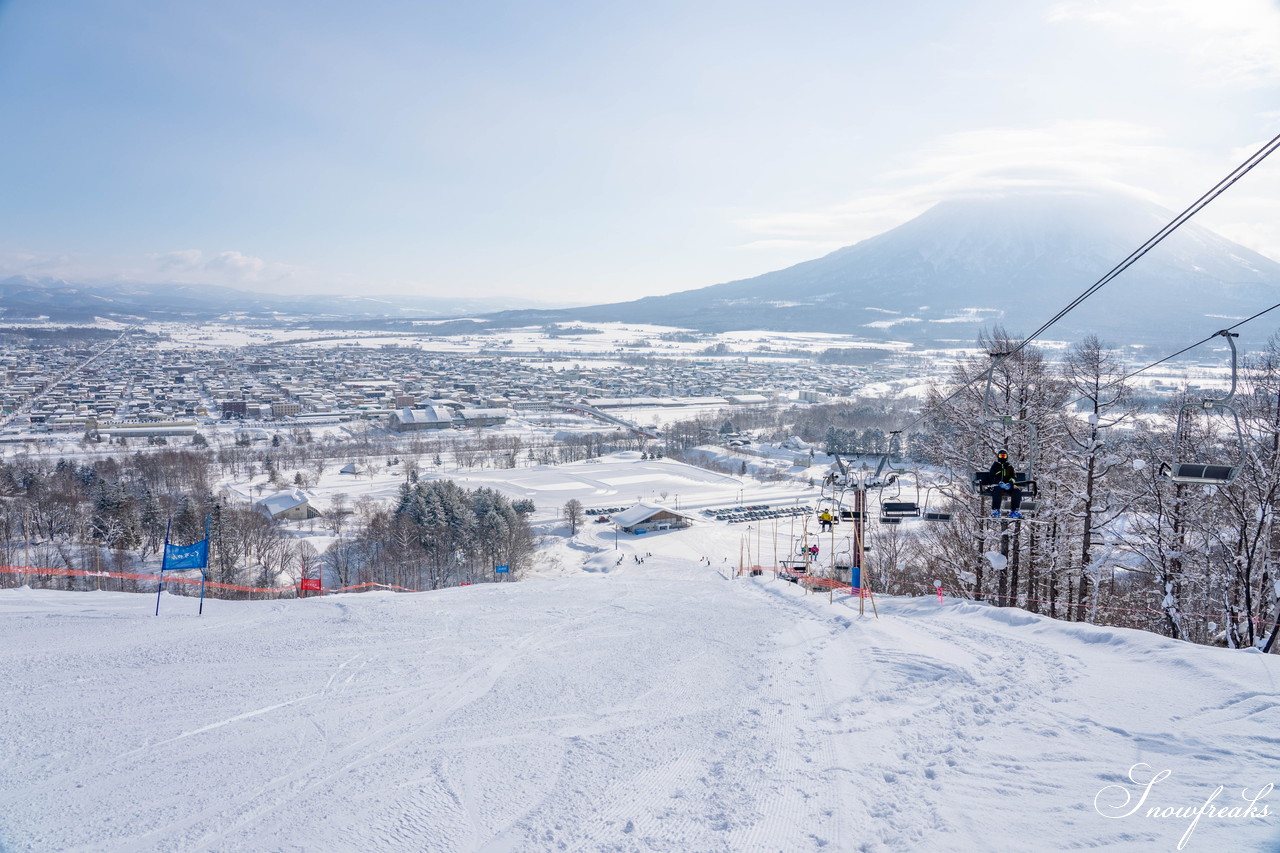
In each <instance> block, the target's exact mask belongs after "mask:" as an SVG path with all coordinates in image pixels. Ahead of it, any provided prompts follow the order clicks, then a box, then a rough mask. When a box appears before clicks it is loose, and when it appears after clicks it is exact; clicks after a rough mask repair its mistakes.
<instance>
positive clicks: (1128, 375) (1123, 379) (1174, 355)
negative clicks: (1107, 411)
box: [1067, 302, 1280, 408]
mask: <svg viewBox="0 0 1280 853" xmlns="http://www.w3.org/2000/svg"><path fill="white" fill-rule="evenodd" d="M1277 308H1280V302H1277V303H1276V304H1275V305H1272V306H1271V307H1270V308H1264V309H1263V310H1261V311H1259V312H1258V313H1257V314H1254V315H1253V316H1252V317H1246V318H1245V319H1243V320H1241V321H1240V322H1238V323H1236V324H1235V325H1233V326H1227V327H1226V328H1225V329H1220V330H1218V331H1216V332H1214V333H1213V334H1212V335H1209V336H1208V337H1207V338H1201V339H1200V340H1198V341H1196V342H1195V343H1194V344H1191V345H1190V346H1185V347H1183V348H1182V349H1180V350H1178V351H1177V352H1175V353H1172V354H1170V355H1166V356H1165V357H1164V358H1161V359H1159V360H1157V361H1153V362H1151V363H1150V364H1148V365H1147V366H1146V367H1139V368H1138V369H1137V370H1135V371H1133V372H1131V373H1126V374H1125V375H1124V376H1121V377H1120V378H1119V379H1113V380H1112V381H1111V382H1108V383H1107V384H1106V385H1103V386H1102V387H1100V388H1099V389H1098V392H1097V393H1099V394H1101V393H1102V392H1103V391H1107V390H1109V389H1111V388H1114V387H1115V386H1117V385H1119V384H1121V383H1123V382H1128V381H1129V380H1130V379H1132V378H1133V377H1135V376H1137V375H1138V374H1139V373H1145V372H1147V371H1148V370H1150V369H1151V368H1153V367H1159V366H1160V365H1162V364H1164V363H1165V362H1166V361H1172V360H1173V359H1175V358H1177V357H1178V356H1180V355H1183V354H1184V353H1188V352H1190V351H1191V350H1193V349H1195V348H1196V347H1198V346H1201V345H1202V344H1207V343H1208V342H1209V341H1211V340H1213V339H1214V338H1216V337H1219V336H1221V335H1222V334H1223V333H1224V332H1231V331H1234V330H1236V329H1238V328H1240V327H1241V326H1243V325H1244V324H1245V323H1250V322H1252V321H1254V320H1256V319H1258V318H1259V317H1261V316H1262V315H1263V314H1267V313H1269V312H1271V311H1274V310H1276V309H1277ZM1087 399H1088V398H1087V397H1077V398H1076V399H1074V400H1072V401H1071V402H1070V403H1068V404H1067V407H1068V408H1070V407H1071V406H1074V405H1075V404H1076V403H1079V402H1081V401H1083V400H1087Z"/></svg>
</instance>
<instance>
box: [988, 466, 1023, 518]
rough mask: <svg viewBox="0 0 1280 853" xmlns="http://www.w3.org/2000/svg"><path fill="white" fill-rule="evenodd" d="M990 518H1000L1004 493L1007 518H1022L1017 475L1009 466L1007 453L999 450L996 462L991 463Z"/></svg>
mask: <svg viewBox="0 0 1280 853" xmlns="http://www.w3.org/2000/svg"><path fill="white" fill-rule="evenodd" d="M990 473H991V478H992V480H994V483H993V484H992V486H991V517H992V518H999V517H1000V504H1001V503H1002V502H1003V501H1004V495H1005V493H1006V492H1008V494H1009V517H1010V518H1022V513H1020V512H1018V507H1019V506H1021V505H1022V490H1021V489H1019V488H1018V475H1017V473H1016V472H1014V470H1013V466H1012V465H1011V464H1009V452H1008V451H1007V450H1001V451H1000V452H999V453H997V454H996V461H995V462H993V463H991V472H990Z"/></svg>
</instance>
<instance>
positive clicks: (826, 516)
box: [818, 509, 836, 532]
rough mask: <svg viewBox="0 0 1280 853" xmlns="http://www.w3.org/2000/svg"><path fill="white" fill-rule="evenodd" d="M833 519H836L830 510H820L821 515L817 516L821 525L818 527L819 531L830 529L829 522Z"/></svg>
mask: <svg viewBox="0 0 1280 853" xmlns="http://www.w3.org/2000/svg"><path fill="white" fill-rule="evenodd" d="M835 520H836V519H835V516H834V515H832V514H831V511H830V510H827V509H824V510H823V511H822V515H820V516H818V521H819V523H820V525H821V526H820V528H819V532H825V531H827V530H830V529H831V523H832V522H833V521H835Z"/></svg>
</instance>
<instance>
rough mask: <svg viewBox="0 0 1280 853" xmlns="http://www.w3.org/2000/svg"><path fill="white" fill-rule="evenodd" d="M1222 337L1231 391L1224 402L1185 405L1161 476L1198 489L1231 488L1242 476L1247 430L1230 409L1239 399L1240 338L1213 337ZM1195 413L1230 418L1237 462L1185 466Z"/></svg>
mask: <svg viewBox="0 0 1280 853" xmlns="http://www.w3.org/2000/svg"><path fill="white" fill-rule="evenodd" d="M1219 335H1220V336H1222V337H1224V338H1226V339H1227V344H1228V345H1229V346H1230V347H1231V389H1230V390H1229V391H1228V392H1227V396H1225V397H1222V398H1221V399H1214V398H1209V397H1206V398H1204V399H1202V400H1201V401H1200V402H1199V403H1186V404H1184V405H1183V406H1182V408H1180V409H1179V410H1178V427H1177V430H1176V431H1175V432H1174V435H1173V457H1172V459H1170V461H1168V462H1165V463H1163V464H1161V466H1160V476H1161V477H1163V478H1164V479H1166V480H1169V481H1171V482H1173V483H1177V484H1180V485H1197V486H1229V485H1231V484H1232V483H1234V482H1235V480H1236V478H1237V477H1238V476H1240V468H1241V463H1242V462H1243V460H1244V429H1243V428H1242V427H1241V425H1240V413H1239V412H1237V411H1236V409H1235V407H1234V406H1232V405H1231V400H1232V398H1233V397H1235V395H1236V376H1237V370H1236V358H1237V357H1236V342H1235V338H1238V337H1239V335H1238V334H1236V333H1234V332H1230V331H1227V330H1226V329H1223V330H1222V331H1221V332H1218V333H1217V335H1215V336H1214V337H1218V336H1219ZM1193 409H1201V410H1203V411H1205V412H1207V413H1209V412H1213V411H1215V410H1217V409H1221V410H1223V411H1224V412H1228V413H1230V414H1231V419H1232V422H1233V423H1234V424H1235V431H1236V453H1235V457H1236V458H1235V461H1234V462H1228V463H1223V462H1184V461H1183V460H1182V435H1183V432H1184V431H1185V429H1186V426H1187V420H1188V418H1187V413H1188V412H1190V411H1192V410H1193Z"/></svg>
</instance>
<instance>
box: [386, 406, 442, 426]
mask: <svg viewBox="0 0 1280 853" xmlns="http://www.w3.org/2000/svg"><path fill="white" fill-rule="evenodd" d="M396 417H397V418H399V420H400V423H402V424H439V423H453V412H451V411H449V410H448V409H446V408H445V407H444V406H424V407H423V408H421V409H401V410H400V411H399V412H397V413H396Z"/></svg>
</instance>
